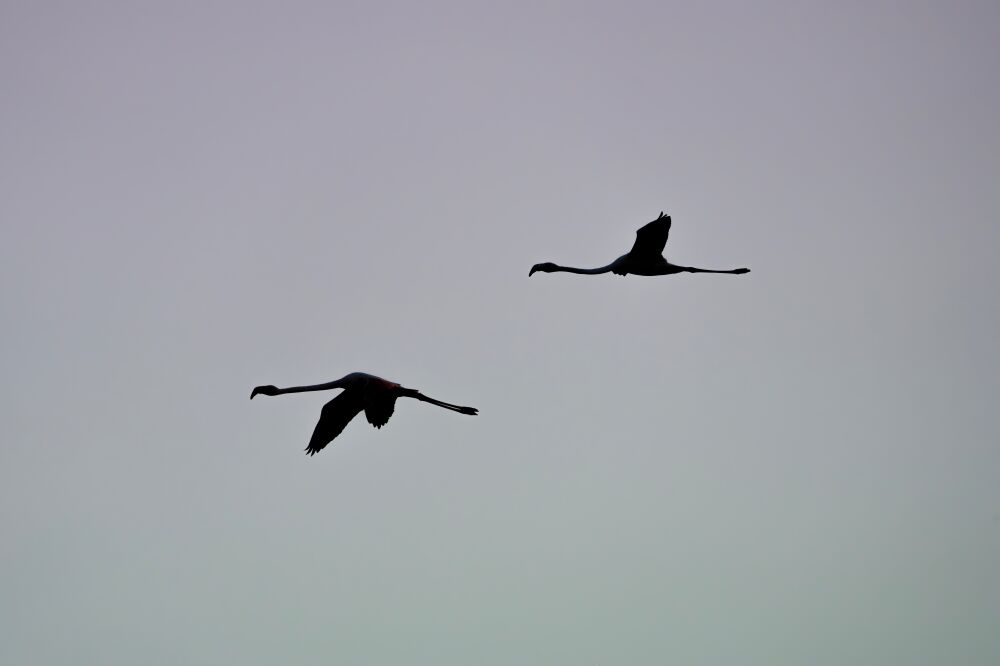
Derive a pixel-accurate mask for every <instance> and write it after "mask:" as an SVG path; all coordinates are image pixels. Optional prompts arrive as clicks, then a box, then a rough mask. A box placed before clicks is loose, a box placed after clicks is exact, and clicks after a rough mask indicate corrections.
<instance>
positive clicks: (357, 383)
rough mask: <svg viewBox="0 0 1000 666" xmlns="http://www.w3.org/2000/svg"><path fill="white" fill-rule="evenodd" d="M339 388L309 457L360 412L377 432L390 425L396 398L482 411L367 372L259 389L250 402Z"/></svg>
mask: <svg viewBox="0 0 1000 666" xmlns="http://www.w3.org/2000/svg"><path fill="white" fill-rule="evenodd" d="M337 388H339V389H344V391H343V392H342V393H340V394H339V395H338V396H337V397H336V398H334V399H333V400H331V401H330V402H328V403H326V404H325V405H323V411H322V412H320V417H319V422H317V423H316V429H315V430H313V434H312V439H310V440H309V446H307V447H306V453H308V454H309V455H310V456H313V455H316V454H317V453H319V452H320V451H322V450H323V447H325V446H326V445H327V444H329V443H330V442H332V441H333V440H334V438H336V437H337V435H339V434H340V433H341V432H343V431H344V428H345V427H346V426H347V424H348V423H350V422H351V419H353V418H354V417H355V416H357V415H358V414H359V413H360V412H361V410H364V411H365V416H366V417H367V418H368V422H369V423H371V424H372V425H373V426H375V427H376V428H381V427H382V426H384V425H385V424H386V423H388V421H389V418H390V417H391V416H392V412H393V410H394V409H395V407H396V398H416V399H417V400H421V401H423V402H429V403H431V404H432V405H437V406H438V407H444V408H445V409H450V410H452V411H454V412H458V413H459V414H468V415H470V416H475V415H476V414H478V413H479V410H478V409H476V408H474V407H462V406H460V405H452V404H451V403H448V402H441V401H440V400H435V399H434V398H428V397H427V396H426V395H424V394H423V393H421V392H420V391H417V390H414V389H409V388H404V387H402V386H400V385H399V384H397V383H395V382H390V381H388V380H386V379H382V378H381V377H376V376H375V375H369V374H367V373H364V372H352V373H350V374H348V375H344V376H343V377H341V378H340V379H338V380H336V381H332V382H328V383H326V384H314V385H312V386H290V387H289V388H278V387H277V386H271V385H267V386H258V387H256V388H254V390H253V391H252V392H251V393H250V399H251V400H253V397H254V396H255V395H257V394H258V393H260V394H261V395H281V394H282V393H302V392H304V391H327V390H329V389H337Z"/></svg>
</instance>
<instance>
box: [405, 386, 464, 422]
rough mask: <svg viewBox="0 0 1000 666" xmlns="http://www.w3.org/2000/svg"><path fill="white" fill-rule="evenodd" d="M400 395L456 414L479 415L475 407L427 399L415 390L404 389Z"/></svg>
mask: <svg viewBox="0 0 1000 666" xmlns="http://www.w3.org/2000/svg"><path fill="white" fill-rule="evenodd" d="M400 395H401V396H403V397H406V398H416V399H417V400H420V401H421V402H429V403H431V404H432V405H437V406H438V407H444V408H445V409H450V410H451V411H453V412H458V413H459V414H468V415H469V416H475V415H476V414H478V413H479V410H478V409H476V408H475V407H462V406H461V405H453V404H451V403H450V402H442V401H440V400H435V399H434V398H428V397H427V396H426V395H424V394H423V393H421V392H420V391H417V390H415V389H408V388H404V389H402V390H401V391H400Z"/></svg>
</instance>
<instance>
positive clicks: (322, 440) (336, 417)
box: [306, 389, 364, 456]
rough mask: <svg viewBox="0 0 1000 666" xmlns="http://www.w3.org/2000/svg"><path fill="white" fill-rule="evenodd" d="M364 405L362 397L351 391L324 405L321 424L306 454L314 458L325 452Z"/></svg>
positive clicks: (318, 424) (320, 417) (315, 431)
mask: <svg viewBox="0 0 1000 666" xmlns="http://www.w3.org/2000/svg"><path fill="white" fill-rule="evenodd" d="M363 407H364V404H363V403H362V400H361V395H360V393H358V392H357V391H352V390H350V389H348V390H346V391H343V392H342V393H341V394H340V395H338V396H337V397H336V398H334V399H333V400H331V401H330V402H328V403H326V404H325V405H323V411H322V412H320V415H319V422H317V423H316V429H315V430H313V434H312V439H310V440H309V446H307V447H306V453H308V454H309V455H311V456H313V455H316V454H317V453H319V452H320V451H322V450H323V447H325V446H326V445H327V444H329V443H330V442H332V441H333V440H334V438H336V436H337V435H339V434H340V433H342V432H344V428H346V427H347V424H348V423H350V422H351V419H353V418H354V417H355V416H357V415H358V413H359V412H360V411H361V409H362V408H363Z"/></svg>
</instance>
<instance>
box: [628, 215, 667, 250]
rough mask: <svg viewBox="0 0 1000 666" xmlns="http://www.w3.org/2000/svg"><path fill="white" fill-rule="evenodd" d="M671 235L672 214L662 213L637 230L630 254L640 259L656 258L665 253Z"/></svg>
mask: <svg viewBox="0 0 1000 666" xmlns="http://www.w3.org/2000/svg"><path fill="white" fill-rule="evenodd" d="M669 235H670V216H669V215H666V216H664V214H663V213H660V217H658V218H656V219H655V220H653V221H652V222H650V223H649V224H646V225H643V226H642V227H640V228H639V230H638V231H636V232H635V244H634V245H633V246H632V250H631V251H630V252H629V254H631V255H632V256H634V257H636V258H639V259H656V258H657V257H659V256H661V255H662V254H663V248H664V247H666V246H667V236H669Z"/></svg>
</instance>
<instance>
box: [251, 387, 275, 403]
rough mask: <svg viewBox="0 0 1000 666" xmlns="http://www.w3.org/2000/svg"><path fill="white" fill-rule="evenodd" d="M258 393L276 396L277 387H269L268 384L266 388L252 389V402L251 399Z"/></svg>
mask: <svg viewBox="0 0 1000 666" xmlns="http://www.w3.org/2000/svg"><path fill="white" fill-rule="evenodd" d="M258 393H260V394H261V395H278V387H277V386H271V385H270V384H268V385H267V386H257V387H255V388H254V390H253V391H251V393H250V399H251V400H253V397H254V396H255V395H257V394H258Z"/></svg>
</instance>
